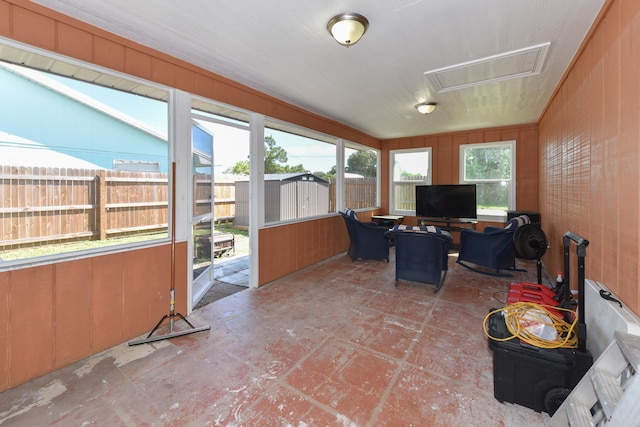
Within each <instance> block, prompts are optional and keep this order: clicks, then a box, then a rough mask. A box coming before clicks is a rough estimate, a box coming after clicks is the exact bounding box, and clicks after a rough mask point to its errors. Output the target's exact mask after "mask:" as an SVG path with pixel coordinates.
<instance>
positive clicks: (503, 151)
mask: <svg viewBox="0 0 640 427" xmlns="http://www.w3.org/2000/svg"><path fill="white" fill-rule="evenodd" d="M515 159H516V142H515V141H507V142H494V143H484V144H466V145H461V146H460V182H461V183H467V184H476V185H477V202H478V218H479V219H483V220H487V221H503V220H504V218H505V217H506V211H507V210H510V209H515V200H516V183H515V176H516V174H515V167H516V160H515Z"/></svg>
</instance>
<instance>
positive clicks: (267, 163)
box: [227, 135, 307, 175]
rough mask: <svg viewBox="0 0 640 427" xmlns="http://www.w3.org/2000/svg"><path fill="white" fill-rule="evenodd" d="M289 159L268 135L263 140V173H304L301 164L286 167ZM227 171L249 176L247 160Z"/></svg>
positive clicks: (304, 170)
mask: <svg viewBox="0 0 640 427" xmlns="http://www.w3.org/2000/svg"><path fill="white" fill-rule="evenodd" d="M288 160H289V157H288V156H287V152H286V151H285V150H284V148H282V147H278V146H277V145H276V140H275V139H274V138H273V136H271V135H269V136H267V137H265V138H264V173H294V172H306V171H307V170H306V169H305V168H304V166H303V165H302V164H299V165H296V166H290V165H287V164H286V163H287V161H288ZM227 171H228V172H229V171H230V172H231V173H233V174H236V175H249V160H240V161H239V162H237V163H236V164H235V165H233V167H232V168H230V169H227Z"/></svg>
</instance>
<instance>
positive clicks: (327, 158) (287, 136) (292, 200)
mask: <svg viewBox="0 0 640 427" xmlns="http://www.w3.org/2000/svg"><path fill="white" fill-rule="evenodd" d="M266 125H267V126H268V127H265V130H264V200H265V206H264V222H265V224H273V223H277V222H281V221H291V220H297V219H301V218H307V217H313V216H317V215H326V214H328V213H330V212H335V206H336V205H335V200H332V197H331V196H330V195H331V190H332V189H333V187H335V170H336V158H337V157H336V156H337V150H336V144H335V142H334V141H333V140H332V138H330V137H327V136H325V135H322V134H320V133H316V132H313V131H310V130H307V129H303V128H300V127H297V126H293V125H290V124H283V123H279V122H276V121H274V120H267V123H266ZM333 192H334V194H335V190H334V189H333Z"/></svg>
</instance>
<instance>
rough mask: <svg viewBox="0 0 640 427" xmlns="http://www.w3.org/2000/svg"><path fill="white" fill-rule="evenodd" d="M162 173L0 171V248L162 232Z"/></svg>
mask: <svg viewBox="0 0 640 427" xmlns="http://www.w3.org/2000/svg"><path fill="white" fill-rule="evenodd" d="M167 180H168V176H167V174H166V173H156V172H127V171H105V170H92V169H64V168H46V167H26V166H20V167H16V166H0V247H4V248H6V247H7V246H25V245H33V244H42V243H51V242H59V241H69V240H91V239H105V238H107V237H108V236H113V235H118V234H123V233H125V234H131V233H139V232H147V231H158V230H163V229H164V230H166V229H167V224H168V191H167V182H168V181H167Z"/></svg>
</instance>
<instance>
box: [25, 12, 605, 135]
mask: <svg viewBox="0 0 640 427" xmlns="http://www.w3.org/2000/svg"><path fill="white" fill-rule="evenodd" d="M34 2H35V3H40V4H42V5H44V6H47V7H49V8H51V9H55V10H57V11H59V12H62V13H64V14H66V15H70V16H72V17H75V18H78V19H80V20H82V21H85V22H88V23H90V24H93V25H95V26H97V27H100V28H102V29H105V30H107V31H110V32H112V33H115V34H118V35H120V36H123V37H126V38H128V39H130V40H133V41H136V42H138V43H141V44H143V45H146V46H149V47H151V48H154V49H157V50H159V51H162V52H165V53H168V54H170V55H172V56H174V57H177V58H180V59H183V60H185V61H188V62H190V63H193V64H195V65H198V66H200V67H202V68H205V69H207V70H210V71H212V72H215V73H217V74H220V75H222V76H224V77H227V78H230V79H232V80H235V81H237V82H240V83H243V84H245V85H247V86H249V87H252V88H254V89H257V90H259V91H261V92H264V93H267V94H270V95H273V96H275V97H277V98H280V99H282V100H285V101H287V102H290V103H291V104H294V105H297V106H299V107H302V108H304V109H306V110H309V111H312V112H314V113H317V114H320V115H322V116H325V117H328V118H331V119H334V120H336V121H339V122H341V123H344V124H346V125H349V126H351V127H353V128H356V129H359V130H361V131H363V132H365V133H367V134H369V135H372V136H375V137H378V138H383V139H387V138H394V137H403V136H413V135H426V134H434V133H442V132H450V131H460V130H469V129H476V128H485V127H493V126H506V125H513V124H523V123H534V122H536V121H537V120H538V118H539V117H540V114H541V113H542V110H543V108H544V107H545V106H546V104H547V102H548V100H549V98H550V96H551V94H552V93H553V90H554V89H555V88H556V86H557V84H558V82H559V81H560V78H561V77H562V75H563V74H564V72H565V70H566V69H567V66H568V65H569V63H570V62H571V60H572V59H573V57H574V55H575V53H576V51H577V49H578V47H579V46H580V44H581V42H582V40H583V38H584V36H585V35H586V34H587V32H588V31H589V28H590V27H591V25H592V23H593V21H594V19H595V18H596V16H597V15H598V12H599V11H600V9H601V8H602V5H603V4H604V2H605V0H575V1H567V0H482V1H480V0H477V1H470V0H393V1H392V0H369V1H355V0H278V1H273V0H272V1H265V0H242V1H223V0H217V1H216V0H181V1H175V0H134V1H132V0H109V1H104V0H34ZM341 12H357V13H360V14H362V15H364V16H366V17H367V19H368V20H369V23H370V25H369V29H368V31H367V33H366V34H365V35H364V37H363V38H362V40H360V42H358V43H357V44H356V45H353V46H351V47H349V48H346V47H343V46H341V45H339V44H338V43H336V42H335V41H334V40H333V39H332V38H331V36H330V35H329V33H328V31H327V28H326V25H327V21H329V19H330V18H331V17H332V16H334V15H337V14H338V13H341ZM546 44H548V47H545V46H547V45H546ZM539 45H542V46H539ZM534 46H537V47H539V48H540V49H539V50H537V51H534V52H533V53H532V52H528V51H526V49H528V48H531V47H534ZM521 50H524V52H520V51H521ZM542 50H546V57H545V56H544V52H542V53H540V51H542ZM514 51H518V52H520V53H522V54H521V55H511V54H510V53H513V52H514ZM484 59H491V60H490V61H487V62H484V61H483V60H484ZM541 59H544V61H542V62H541V63H540V60H541ZM471 61H479V62H471ZM536 61H538V63H537V64H535V62H536ZM460 65H470V66H469V67H459V66H460ZM536 66H537V67H538V68H536ZM448 67H453V69H452V70H450V71H452V72H451V73H442V72H438V73H435V75H436V77H438V80H434V79H432V78H428V77H427V76H425V72H428V71H434V70H441V69H443V68H448ZM523 69H524V70H528V69H531V73H530V75H526V76H520V75H519V73H521V72H522V71H523ZM441 71H446V70H441ZM479 73H484V74H486V77H487V78H498V77H501V76H502V77H504V76H512V75H513V74H514V73H515V74H518V77H516V78H510V79H508V80H501V81H500V80H499V79H498V81H492V82H484V83H483V82H482V81H480V80H481V76H480V75H479ZM438 81H440V82H441V83H442V82H444V83H445V85H444V89H442V87H441V86H442V85H439V84H438ZM449 81H452V82H454V85H453V89H452V88H451V87H448V86H447V82H449ZM465 81H466V83H469V84H465ZM456 86H459V87H456ZM439 89H442V90H439ZM422 101H429V102H437V103H438V107H437V108H436V110H435V111H434V112H433V113H432V114H430V115H426V116H423V115H421V114H419V113H418V112H417V110H416V109H415V108H414V105H415V104H417V103H418V102H422Z"/></svg>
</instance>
